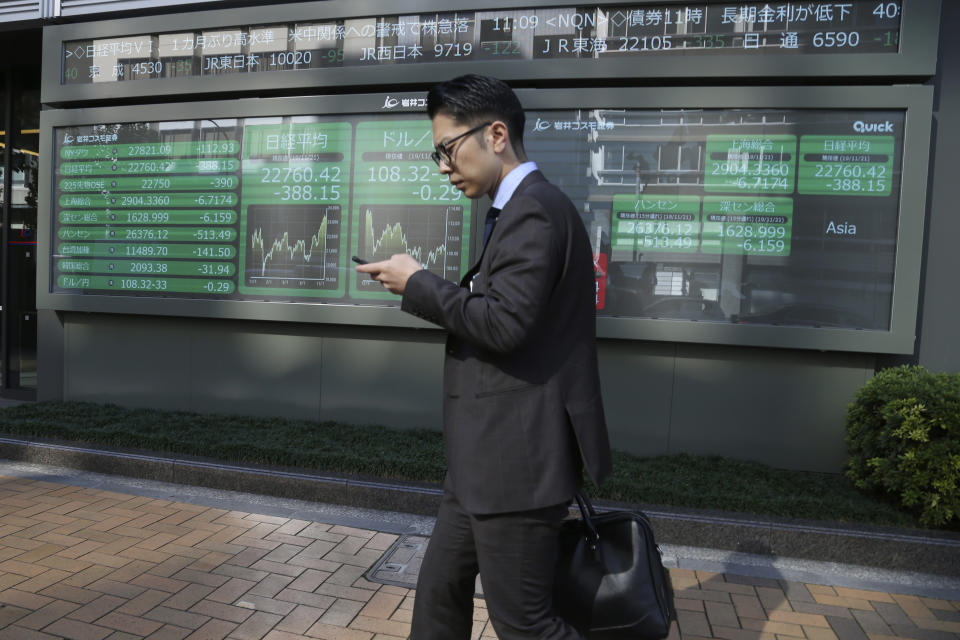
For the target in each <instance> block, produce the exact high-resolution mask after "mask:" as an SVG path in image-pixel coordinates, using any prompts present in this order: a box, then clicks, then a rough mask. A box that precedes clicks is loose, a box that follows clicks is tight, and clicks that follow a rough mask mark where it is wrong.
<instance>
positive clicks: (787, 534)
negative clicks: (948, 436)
mask: <svg viewBox="0 0 960 640" xmlns="http://www.w3.org/2000/svg"><path fill="white" fill-rule="evenodd" d="M0 458H5V459H9V460H15V461H19V462H32V463H38V464H46V465H52V466H59V467H67V468H72V469H78V470H83V471H93V472H97V473H106V474H113V475H122V476H127V477H132V478H139V479H144V480H155V481H159V482H171V483H176V484H187V485H194V486H200V487H206V488H210V489H223V490H230V491H241V492H247V493H254V494H261V495H269V496H273V497H278V498H292V499H298V500H309V501H315V502H325V503H332V504H342V505H349V506H352V507H361V508H367V509H387V510H391V511H402V512H406V513H414V514H421V515H430V516H432V515H435V514H436V511H437V508H438V506H439V504H440V496H441V494H442V491H441V489H440V488H439V487H437V486H436V485H427V484H420V485H418V484H414V483H406V484H400V483H393V482H384V481H377V480H364V479H360V478H352V477H345V476H333V475H315V474H309V473H303V472H297V471H286V470H281V469H272V468H266V467H242V466H235V465H229V464H221V463H217V462H210V461H207V460H203V459H199V458H187V457H169V458H168V457H158V456H152V455H145V454H138V453H129V452H123V451H115V450H108V449H91V448H84V447H78V446H71V445H63V444H53V443H48V442H36V441H29V440H19V439H12V438H0ZM596 506H597V507H598V508H600V509H601V510H607V509H617V508H626V509H631V508H633V509H636V508H637V506H638V505H630V504H622V503H613V502H606V501H597V505H596ZM641 508H643V511H644V513H646V514H647V515H648V516H649V517H650V519H651V521H652V523H653V526H654V530H655V532H656V535H657V541H658V542H659V543H661V544H669V545H678V546H687V547H703V548H711V549H720V550H729V551H737V552H743V553H752V554H760V555H766V556H774V557H777V556H779V557H785V558H802V559H808V560H819V561H825V562H838V563H843V564H854V565H861V566H866V567H878V568H883V569H889V570H894V571H909V572H916V573H929V574H935V575H942V576H952V577H960V534H955V533H950V532H943V533H941V532H929V531H920V530H908V529H898V528H894V527H872V526H863V525H861V526H858V525H839V524H832V523H822V522H806V521H799V520H783V519H775V518H766V517H757V516H754V517H749V516H741V515H739V514H731V513H728V512H716V513H708V512H704V511H696V510H689V509H671V510H665V509H664V508H663V507H659V506H658V507H650V508H644V507H643V506H642V505H641Z"/></svg>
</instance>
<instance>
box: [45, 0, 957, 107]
mask: <svg viewBox="0 0 960 640" xmlns="http://www.w3.org/2000/svg"><path fill="white" fill-rule="evenodd" d="M682 3H683V0H658V1H657V2H656V3H651V2H646V1H644V2H634V3H632V5H628V4H627V3H625V2H623V0H594V1H593V2H591V3H589V5H588V6H607V5H609V6H613V7H621V6H645V5H655V6H666V5H670V4H682ZM504 4H507V3H504V2H503V0H446V1H440V0H397V1H396V2H393V3H391V4H390V6H389V7H384V5H383V3H381V2H377V1H376V0H327V1H325V2H312V3H302V4H285V5H276V6H263V7H250V8H240V9H231V10H223V9H217V10H212V11H199V12H193V13H181V14H170V15H158V16H150V17H145V18H132V19H123V20H111V21H102V22H88V23H80V24H69V25H52V26H47V27H45V28H44V45H43V86H42V100H43V102H44V103H47V104H61V103H70V102H84V101H92V100H118V99H143V98H146V97H159V96H180V95H207V96H209V95H210V94H216V93H223V92H229V93H230V94H232V95H238V94H243V93H247V94H249V93H251V92H263V91H279V92H290V91H294V90H301V91H303V90H306V91H310V92H322V91H329V90H335V89H337V88H339V87H358V88H359V87H375V86H383V85H396V83H397V82H398V81H401V79H400V78H398V73H402V82H403V83H404V85H405V86H407V87H412V88H417V87H416V85H417V84H418V83H419V84H421V85H423V86H427V85H429V84H433V83H434V82H436V81H438V80H441V79H443V78H446V77H454V76H457V75H460V74H463V73H478V74H487V75H495V76H497V77H499V78H501V79H503V80H509V81H514V82H517V83H524V82H531V83H536V84H538V85H544V84H548V83H557V82H567V83H569V82H578V83H588V84H602V83H605V82H616V83H623V82H624V81H632V82H634V83H636V82H641V81H647V82H653V81H664V80H668V81H673V80H677V79H683V80H693V79H714V81H715V80H716V79H719V78H735V79H737V80H739V81H741V82H742V81H747V80H752V79H759V78H769V79H776V80H777V81H780V82H782V81H783V79H784V78H803V77H806V78H841V77H860V78H867V77H877V78H880V77H884V78H906V77H924V76H932V75H933V74H934V73H935V71H936V63H937V43H938V38H937V37H935V34H938V33H939V17H940V0H920V1H917V0H904V2H903V9H902V15H901V23H900V24H901V27H900V50H899V52H896V53H850V54H813V53H802V54H797V55H787V54H782V55H776V56H764V55H759V54H723V55H714V56H711V55H696V54H694V55H677V56H671V55H664V56H658V55H652V56H650V57H649V58H647V57H645V56H639V57H631V58H625V59H599V60H598V59H589V60H583V59H579V60H572V59H551V60H524V61H511V62H509V63H504V61H502V60H485V61H471V62H461V63H453V62H451V63H419V64H413V65H395V64H385V65H377V66H369V67H365V66H347V67H337V68H317V69H307V70H302V71H301V70H297V71H289V72H284V71H274V72H257V73H248V74H225V75H221V76H196V77H193V76H191V77H183V78H163V79H154V80H142V81H125V82H104V83H97V84H76V85H63V84H61V74H62V44H63V42H68V41H73V40H83V39H91V38H112V37H122V36H132V35H142V34H154V33H169V32H176V31H180V30H193V31H195V30H201V29H219V28H232V27H243V26H251V25H273V24H282V23H288V22H297V21H307V20H310V21H317V20H336V19H346V18H351V19H352V18H364V17H372V16H381V15H409V14H416V13H422V12H430V11H442V12H452V11H458V10H459V11H470V10H477V11H488V10H495V9H504V10H506V11H513V10H514V9H505V8H504ZM583 6H585V5H584V4H583V3H573V2H570V0H528V1H527V2H524V3H523V6H522V8H529V9H538V8H553V7H556V8H565V7H583ZM644 60H650V61H651V62H652V64H643V61H644ZM774 60H775V61H776V62H775V63H774V62H773V61H774Z"/></svg>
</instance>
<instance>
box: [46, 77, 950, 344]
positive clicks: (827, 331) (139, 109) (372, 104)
mask: <svg viewBox="0 0 960 640" xmlns="http://www.w3.org/2000/svg"><path fill="white" fill-rule="evenodd" d="M517 93H518V95H519V97H520V100H521V101H522V103H523V104H524V106H525V108H527V109H530V110H535V109H576V108H583V109H595V108H609V109H626V108H639V106H640V105H642V108H653V109H660V108H710V109H713V108H716V109H724V108H755V109H768V108H769V109H786V108H789V109H858V110H865V109H866V110H869V109H905V110H906V121H905V126H904V149H903V162H902V167H904V168H905V167H910V170H909V171H906V170H904V171H902V183H901V189H900V202H899V212H900V213H899V221H898V231H897V253H896V266H895V272H894V282H893V305H892V310H891V323H890V327H891V328H890V330H889V331H879V330H859V329H837V328H824V327H783V326H770V325H752V324H750V325H747V324H731V323H713V322H704V321H690V320H667V319H649V318H625V317H599V318H598V319H597V335H598V336H599V337H601V338H617V339H628V340H657V341H673V342H698V343H711V344H727V345H745V346H766V347H782V348H800V349H819V350H830V351H853V352H868V353H896V354H909V353H913V349H914V340H915V332H916V317H917V305H918V297H919V289H918V285H919V281H920V269H921V260H922V250H923V224H924V217H925V210H926V185H927V164H928V163H927V160H928V156H929V150H930V133H931V126H932V122H931V114H932V109H933V88H932V87H916V86H895V87H852V86H845V87H824V86H813V87H808V86H804V87H798V86H791V87H696V88H686V87H684V88H675V87H674V88H659V89H596V90H591V91H584V90H582V89H553V90H532V89H525V90H523V89H522V90H519V91H518V92H517ZM390 95H391V96H394V97H397V98H404V97H408V98H418V97H419V98H422V97H423V95H424V94H422V93H391V94H390ZM383 103H384V94H383V93H373V94H362V95H344V96H320V97H303V98H268V99H249V100H230V101H213V102H196V103H176V104H157V105H138V106H126V107H102V108H95V109H71V110H62V111H61V110H50V111H44V112H41V127H40V136H41V137H40V148H41V150H42V151H43V152H44V156H43V157H48V158H49V157H53V156H52V153H53V150H54V139H53V129H54V127H60V126H74V125H88V124H97V123H122V122H151V121H159V120H193V119H211V118H238V117H243V118H255V117H269V116H278V115H284V116H286V115H291V116H292V115H314V114H344V115H356V114H364V113H383V111H382V110H381V107H382V105H383ZM402 112H407V113H411V112H417V110H416V109H411V108H403V107H399V108H397V109H394V110H391V111H390V113H402ZM424 117H425V116H424ZM52 171H53V167H52V163H50V162H44V163H42V165H41V174H40V183H41V184H43V185H52V184H53V178H54V176H53V174H52ZM52 195H53V189H52V187H51V188H47V189H41V190H40V202H39V209H38V211H39V212H40V215H39V216H38V224H39V227H40V228H39V231H38V235H39V238H38V243H39V244H38V255H39V257H38V262H39V266H38V274H37V289H38V290H37V307H38V309H52V310H57V311H78V312H100V313H126V314H138V315H161V316H187V317H191V316H193V317H207V318H232V319H245V320H262V321H282V322H307V323H334V324H347V325H365V326H392V327H412V328H435V327H434V325H430V324H427V323H425V322H423V321H421V320H419V319H417V318H414V317H413V316H410V315H408V314H405V313H403V312H402V311H401V310H400V309H399V308H398V307H376V306H360V305H354V304H349V303H343V302H339V303H332V304H331V303H325V304H316V303H305V302H267V301H262V302H261V301H251V300H208V299H184V298H151V297H133V296H114V295H95V294H64V293H58V294H54V293H51V292H50V282H51V280H50V277H51V271H50V269H51V264H50V258H51V248H52V240H53V239H52V233H53V207H52V205H53V202H52ZM482 208H483V204H482V203H481V209H482ZM478 224H479V223H478V222H477V221H476V220H474V225H475V228H474V233H473V234H472V236H471V237H472V238H474V242H478V241H479V240H478V237H479V234H477V233H476V232H475V231H476V225H478ZM475 247H476V245H475Z"/></svg>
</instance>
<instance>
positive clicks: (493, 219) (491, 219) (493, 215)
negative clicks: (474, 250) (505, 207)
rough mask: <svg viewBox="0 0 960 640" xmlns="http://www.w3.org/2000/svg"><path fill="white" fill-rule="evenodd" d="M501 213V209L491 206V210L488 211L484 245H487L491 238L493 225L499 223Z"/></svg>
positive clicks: (484, 230)
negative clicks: (498, 218) (498, 217)
mask: <svg viewBox="0 0 960 640" xmlns="http://www.w3.org/2000/svg"><path fill="white" fill-rule="evenodd" d="M499 215H500V209H497V208H496V207H490V210H489V211H487V223H486V226H485V227H484V229H483V246H487V240H488V239H489V238H490V234H491V233H493V225H495V224H497V216H499Z"/></svg>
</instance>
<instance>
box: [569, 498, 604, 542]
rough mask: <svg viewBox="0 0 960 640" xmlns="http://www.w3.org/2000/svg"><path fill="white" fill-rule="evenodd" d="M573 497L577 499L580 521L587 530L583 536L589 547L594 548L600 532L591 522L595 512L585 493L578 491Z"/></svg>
mask: <svg viewBox="0 0 960 640" xmlns="http://www.w3.org/2000/svg"><path fill="white" fill-rule="evenodd" d="M574 499H576V501H577V506H578V507H580V516H581V522H583V526H584V528H586V530H587V531H586V533H585V534H584V537H586V539H587V543H588V544H589V545H590V548H591V549H593V550H596V548H597V544H598V543H599V542H600V532H599V531H597V527H596V526H595V525H594V524H593V518H594V517H596V515H597V512H596V510H594V508H593V503H591V502H590V498H588V497H587V496H586V495H585V494H583V493H580V492H579V491H578V492H577V493H576V495H574Z"/></svg>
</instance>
